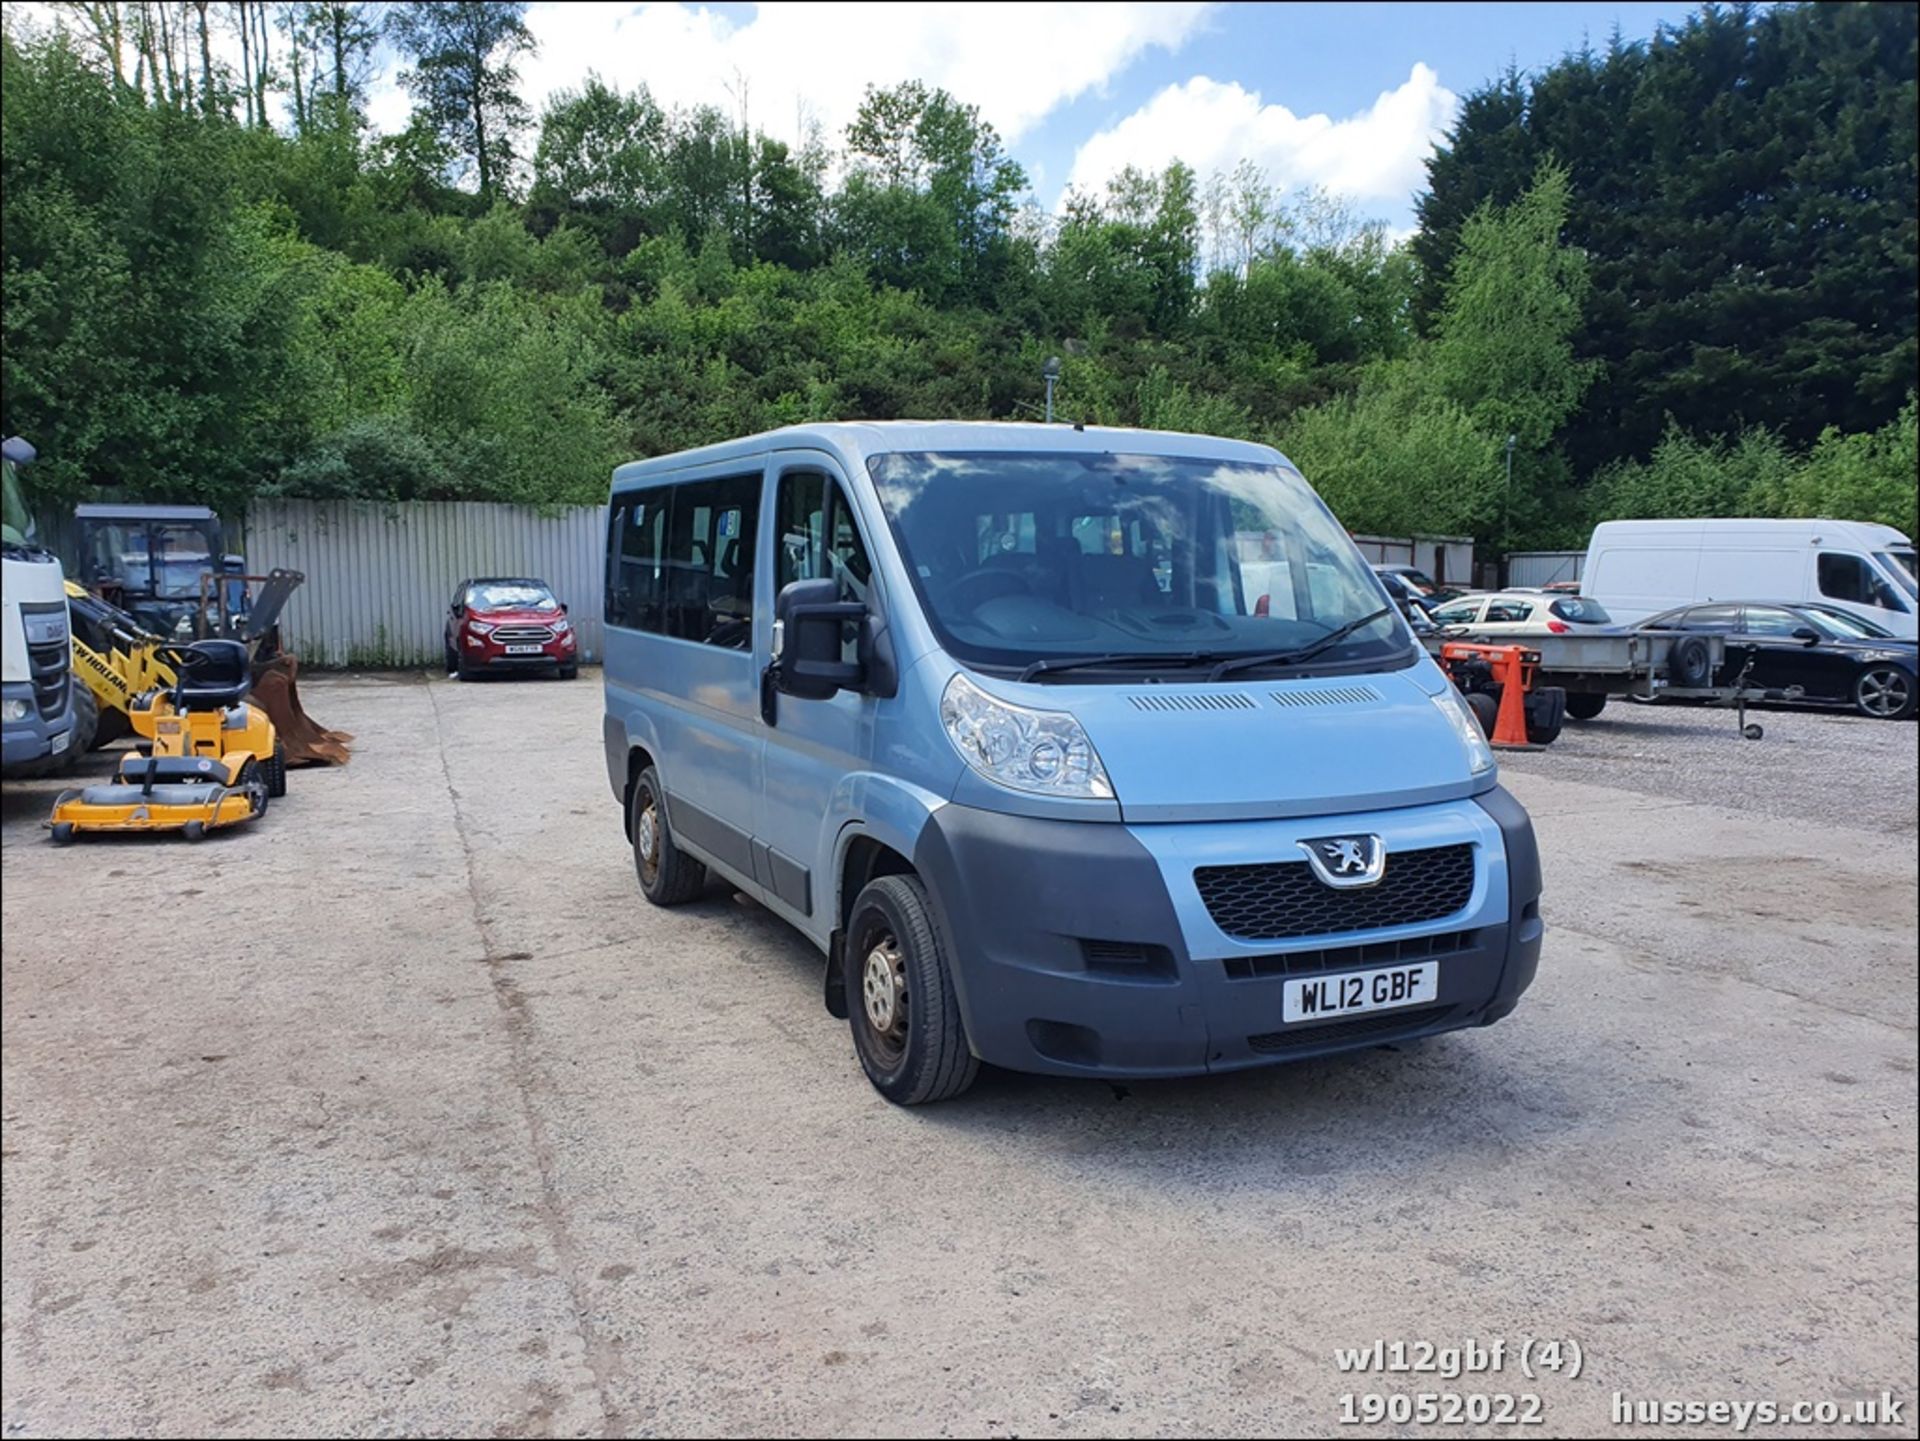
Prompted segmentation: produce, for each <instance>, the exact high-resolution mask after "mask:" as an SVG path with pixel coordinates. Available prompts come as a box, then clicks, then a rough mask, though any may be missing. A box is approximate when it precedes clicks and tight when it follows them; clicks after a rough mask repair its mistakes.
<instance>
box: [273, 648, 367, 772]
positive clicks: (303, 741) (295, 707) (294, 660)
mask: <svg viewBox="0 0 1920 1441" xmlns="http://www.w3.org/2000/svg"><path fill="white" fill-rule="evenodd" d="M299 670H300V658H299V657H298V656H296V655H294V654H293V653H292V652H291V651H281V652H280V653H279V654H277V655H275V656H274V657H273V659H272V660H266V661H260V660H256V661H255V662H254V667H253V689H252V690H251V691H250V692H249V693H248V695H247V699H248V700H249V701H251V702H252V703H253V704H254V705H257V706H259V707H260V709H262V710H263V711H265V712H266V713H267V719H269V720H271V721H272V722H273V728H274V730H275V731H277V732H278V733H279V736H280V743H281V744H282V745H284V746H285V747H286V749H287V764H288V765H290V766H343V765H345V764H346V763H347V756H348V754H349V752H348V749H347V747H348V745H349V744H350V743H351V742H352V740H353V737H352V736H351V735H349V734H348V733H347V732H345V731H336V730H328V729H327V728H326V727H325V726H323V725H320V724H318V723H317V722H316V721H315V720H314V719H313V717H311V716H309V715H308V714H307V712H306V710H305V709H304V708H303V707H302V706H301V704H300V688H299V687H298V686H297V685H295V684H294V676H295V675H296V674H298V672H299Z"/></svg>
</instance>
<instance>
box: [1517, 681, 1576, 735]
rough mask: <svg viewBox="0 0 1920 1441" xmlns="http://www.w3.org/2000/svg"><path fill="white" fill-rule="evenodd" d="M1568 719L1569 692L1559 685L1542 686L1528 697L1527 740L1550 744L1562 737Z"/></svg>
mask: <svg viewBox="0 0 1920 1441" xmlns="http://www.w3.org/2000/svg"><path fill="white" fill-rule="evenodd" d="M1566 719H1567V693H1566V692H1565V691H1563V690H1561V689H1560V687H1559V686H1555V685H1550V686H1542V687H1540V688H1539V689H1538V690H1536V691H1534V692H1533V693H1532V694H1531V695H1529V696H1528V697H1527V742H1528V744H1530V745H1536V746H1550V745H1552V744H1553V743H1554V742H1555V741H1557V740H1559V739H1560V729H1561V727H1562V726H1563V725H1565V724H1566Z"/></svg>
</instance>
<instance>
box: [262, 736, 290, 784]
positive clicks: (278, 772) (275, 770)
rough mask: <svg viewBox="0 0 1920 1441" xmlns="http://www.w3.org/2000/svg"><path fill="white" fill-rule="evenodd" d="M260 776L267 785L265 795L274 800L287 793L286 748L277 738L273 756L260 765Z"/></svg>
mask: <svg viewBox="0 0 1920 1441" xmlns="http://www.w3.org/2000/svg"><path fill="white" fill-rule="evenodd" d="M260 775H261V777H262V778H263V779H264V780H265V781H266V783H267V794H268V795H270V796H273V797H274V798H275V799H278V798H279V797H281V796H283V795H285V794H286V793H287V747H286V745H285V744H284V743H283V742H282V741H280V740H279V739H278V738H276V739H275V740H274V743H273V754H272V755H271V756H269V757H268V758H267V759H266V760H265V761H263V762H262V763H261V766H260Z"/></svg>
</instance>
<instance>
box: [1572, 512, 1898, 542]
mask: <svg viewBox="0 0 1920 1441" xmlns="http://www.w3.org/2000/svg"><path fill="white" fill-rule="evenodd" d="M1602 531H1605V532H1606V533H1607V534H1609V535H1619V534H1623V533H1630V532H1633V531H1651V532H1654V533H1656V534H1657V533H1661V532H1665V533H1667V534H1669V535H1698V536H1702V537H1704V536H1707V535H1714V534H1723V533H1726V532H1730V531H1745V532H1749V533H1752V534H1756V535H1766V536H1776V537H1781V538H1785V537H1788V536H1807V537H1809V538H1811V537H1812V536H1814V535H1817V534H1819V533H1820V532H1822V531H1828V532H1831V533H1833V534H1834V535H1836V536H1838V535H1846V536H1852V537H1857V538H1864V539H1865V540H1867V541H1869V542H1871V543H1872V544H1875V545H1886V544H1888V543H1889V542H1898V543H1900V544H1903V545H1911V544H1912V541H1910V540H1908V539H1907V537H1906V536H1905V535H1904V534H1903V533H1902V532H1900V531H1898V530H1895V529H1894V528H1893V527H1892V526H1890V525H1881V524H1880V523H1879V522H1878V521H1872V520H1834V519H1831V518H1827V517H1807V518H1805V519H1798V520H1779V519H1774V518H1765V519H1762V518H1759V517H1754V518H1751V519H1744V518H1741V517H1738V516H1713V517H1700V518H1696V519H1681V520H1603V521H1601V522H1600V524H1599V525H1597V526H1595V527H1594V538H1595V539H1598V538H1599V536H1600V533H1601V532H1602ZM1855 543H1856V544H1858V543H1859V540H1858V539H1856V541H1855Z"/></svg>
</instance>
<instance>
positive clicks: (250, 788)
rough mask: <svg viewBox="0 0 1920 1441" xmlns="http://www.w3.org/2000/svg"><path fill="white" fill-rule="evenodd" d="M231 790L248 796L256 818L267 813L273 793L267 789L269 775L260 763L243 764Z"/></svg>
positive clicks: (248, 762)
mask: <svg viewBox="0 0 1920 1441" xmlns="http://www.w3.org/2000/svg"><path fill="white" fill-rule="evenodd" d="M229 789H231V790H236V791H239V792H240V793H241V794H242V795H244V796H246V798H247V799H248V800H249V801H251V802H252V804H253V813H254V814H255V815H256V816H264V815H265V814H266V813H267V802H268V800H269V798H270V795H271V793H270V792H269V791H268V789H267V773H266V771H265V769H263V768H262V766H261V764H260V762H259V761H257V760H249V761H244V762H242V763H241V766H240V774H239V775H238V776H237V777H235V778H234V782H233V785H232V786H230V787H229Z"/></svg>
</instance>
